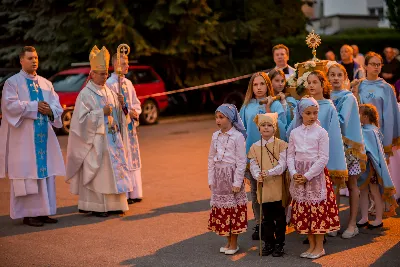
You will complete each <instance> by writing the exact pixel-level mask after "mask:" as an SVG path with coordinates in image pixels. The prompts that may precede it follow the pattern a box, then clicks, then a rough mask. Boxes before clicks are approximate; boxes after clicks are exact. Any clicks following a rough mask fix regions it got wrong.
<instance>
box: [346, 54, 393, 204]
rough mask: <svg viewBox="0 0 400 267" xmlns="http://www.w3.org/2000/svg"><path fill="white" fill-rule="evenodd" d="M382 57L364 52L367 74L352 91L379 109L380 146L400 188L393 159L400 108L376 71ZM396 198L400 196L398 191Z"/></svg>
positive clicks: (379, 67)
mask: <svg viewBox="0 0 400 267" xmlns="http://www.w3.org/2000/svg"><path fill="white" fill-rule="evenodd" d="M382 64H383V60H382V57H381V56H380V55H378V54H377V53H374V52H369V53H368V54H367V55H366V56H365V69H366V70H367V77H366V79H363V80H361V81H358V84H357V83H356V84H355V85H354V86H353V93H354V95H355V96H356V97H357V99H359V101H360V103H361V104H372V105H374V106H375V107H376V109H377V110H378V116H379V128H380V130H381V132H382V134H383V140H382V143H383V149H384V151H385V154H386V157H387V158H389V157H391V156H393V154H394V153H395V154H396V155H394V157H392V158H393V160H391V159H390V158H389V171H390V173H391V176H392V179H393V182H394V184H395V187H397V188H400V167H399V164H396V159H395V158H399V157H400V151H398V150H396V149H398V148H399V147H400V112H399V109H398V107H397V101H396V96H395V94H394V92H393V90H392V87H391V86H390V85H389V84H388V83H387V82H385V81H384V80H383V79H382V78H379V77H378V75H379V73H380V72H381V69H382ZM396 198H400V192H398V193H397V195H396Z"/></svg>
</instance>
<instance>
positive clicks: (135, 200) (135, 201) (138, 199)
mask: <svg viewBox="0 0 400 267" xmlns="http://www.w3.org/2000/svg"><path fill="white" fill-rule="evenodd" d="M139 202H142V199H141V198H134V199H133V203H139Z"/></svg>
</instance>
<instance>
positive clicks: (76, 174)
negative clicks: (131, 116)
mask: <svg viewBox="0 0 400 267" xmlns="http://www.w3.org/2000/svg"><path fill="white" fill-rule="evenodd" d="M89 60H90V68H91V72H90V77H89V78H90V79H89V81H88V83H87V84H86V86H85V87H84V88H83V89H82V90H81V91H80V93H79V95H78V98H77V99H76V103H75V110H74V115H73V116H72V120H71V128H70V134H69V138H68V148H67V175H66V182H67V183H69V184H70V190H71V193H72V194H76V195H79V201H78V209H79V211H80V212H84V213H88V212H92V214H93V215H95V216H97V217H107V216H109V214H110V212H112V214H115V213H123V212H124V211H126V210H128V203H127V199H126V192H130V191H132V190H133V187H134V184H133V182H132V181H131V179H130V177H131V176H132V171H133V166H132V160H131V158H130V157H131V156H130V154H129V153H126V151H125V148H126V147H128V142H129V141H128V140H129V139H127V138H123V137H127V136H128V133H127V127H126V121H125V116H119V115H118V112H119V111H120V109H121V106H120V103H119V101H118V100H117V99H118V97H117V95H116V94H115V93H114V92H113V91H112V90H110V89H109V88H108V87H107V86H106V80H107V78H108V66H109V61H110V54H109V52H108V51H107V49H106V48H105V47H102V49H101V50H99V49H98V48H97V46H94V47H93V49H92V50H91V52H90V55H89Z"/></svg>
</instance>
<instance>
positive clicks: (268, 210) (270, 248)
mask: <svg viewBox="0 0 400 267" xmlns="http://www.w3.org/2000/svg"><path fill="white" fill-rule="evenodd" d="M354 50H355V51H356V52H357V55H358V51H357V50H356V49H353V48H352V47H351V46H349V45H344V46H343V47H342V49H341V57H342V61H340V62H336V61H334V60H331V61H324V62H325V63H323V61H318V60H316V61H314V62H310V61H307V62H304V63H301V64H303V65H302V66H303V67H304V66H306V67H304V68H305V69H307V68H309V66H316V65H317V64H323V68H322V69H313V70H309V71H308V72H305V74H302V75H306V77H305V76H302V77H301V78H302V79H304V81H301V80H300V79H299V80H298V82H297V86H299V84H302V83H303V85H304V87H305V93H304V94H303V95H302V97H301V98H300V99H298V97H297V99H295V98H294V97H293V96H291V95H289V94H288V92H287V91H290V90H289V88H288V87H290V85H289V81H290V80H291V79H292V78H293V76H292V75H295V72H297V71H298V70H296V69H297V68H300V67H301V66H299V65H301V64H298V65H297V67H296V69H294V68H292V67H290V66H289V65H288V64H287V61H288V59H289V49H288V48H287V47H286V46H284V45H282V44H281V45H277V46H275V47H274V48H273V50H272V53H273V57H274V60H275V63H276V67H275V68H273V69H271V70H268V71H267V72H268V73H267V72H258V73H255V74H254V75H253V76H252V77H251V79H250V82H249V85H248V89H247V92H246V95H245V99H244V103H243V106H242V107H241V108H240V111H238V110H237V108H236V107H235V106H234V105H231V104H223V105H221V106H220V107H218V109H217V110H216V112H215V119H216V124H217V125H218V127H219V128H220V129H219V130H218V131H216V132H215V133H214V134H213V135H212V140H211V146H210V150H209V157H208V184H209V187H210V190H211V213H210V217H209V222H208V229H209V230H211V231H213V232H215V233H216V234H218V235H220V236H225V237H227V243H226V245H225V246H223V247H221V248H220V252H221V253H225V254H226V255H233V254H235V253H236V252H237V251H238V250H239V245H238V235H239V234H241V233H243V232H245V231H247V210H246V194H245V191H244V188H245V183H246V181H247V182H248V184H249V185H250V191H251V202H252V209H253V213H254V217H255V221H256V224H257V225H256V227H255V228H254V230H255V231H254V233H253V234H252V239H253V240H257V239H261V240H262V241H264V247H263V248H262V252H261V254H262V256H268V255H271V254H272V256H274V257H281V256H282V255H283V254H284V245H285V231H286V227H287V225H292V226H293V227H294V229H295V230H296V231H297V232H298V233H300V234H304V235H307V239H306V240H304V242H303V243H308V244H309V248H308V250H306V251H305V252H304V253H302V254H301V255H300V257H302V258H309V259H316V258H319V257H321V256H323V255H325V253H326V251H325V249H324V243H325V241H326V239H325V235H326V234H327V235H328V236H332V237H335V236H337V235H338V233H339V230H340V221H339V212H338V207H339V204H340V201H341V194H340V189H342V188H347V189H348V191H349V205H350V216H349V219H348V221H347V223H346V225H345V227H344V231H342V232H341V237H342V238H344V239H350V238H353V237H355V236H357V235H358V234H359V228H361V227H367V228H368V229H375V228H381V227H382V226H383V219H384V218H385V216H386V217H388V216H393V215H395V214H396V211H395V210H396V208H397V207H398V204H397V200H398V199H399V197H400V194H399V193H400V192H397V193H396V187H397V188H399V187H400V174H399V173H400V172H399V171H400V170H399V168H398V167H397V166H396V165H398V163H399V162H400V151H399V150H397V149H398V148H400V111H399V106H398V104H397V101H396V96H395V92H394V89H393V85H391V84H389V83H388V82H387V81H385V80H384V79H382V78H380V77H379V76H380V75H382V76H383V77H384V78H385V79H391V78H393V77H396V76H395V75H396V74H394V73H393V72H392V75H390V76H389V75H385V72H383V69H382V68H383V66H384V60H383V59H382V57H381V56H380V55H379V54H377V53H374V52H369V53H367V54H366V55H365V57H363V58H362V59H360V58H361V56H359V57H358V59H357V60H359V63H357V62H355V60H354V59H355V58H356V57H354V55H353V52H354ZM385 51H386V50H385ZM331 59H334V58H331ZM317 62H318V63H317ZM388 73H389V72H386V74H388ZM391 81H392V82H393V81H395V79H393V80H391ZM359 209H360V211H361V219H360V220H358V221H357V214H358V211H359ZM371 211H373V213H374V218H373V219H372V220H370V218H369V214H370V213H371Z"/></svg>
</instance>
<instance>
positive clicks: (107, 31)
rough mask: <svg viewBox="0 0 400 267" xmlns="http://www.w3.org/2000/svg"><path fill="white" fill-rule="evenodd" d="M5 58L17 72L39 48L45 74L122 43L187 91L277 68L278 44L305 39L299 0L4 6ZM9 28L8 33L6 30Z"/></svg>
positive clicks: (103, 0) (50, 0) (114, 0)
mask: <svg viewBox="0 0 400 267" xmlns="http://www.w3.org/2000/svg"><path fill="white" fill-rule="evenodd" d="M1 7H2V9H1V10H4V11H3V12H0V22H2V26H0V27H2V34H0V40H1V42H2V46H1V48H0V60H1V61H2V62H4V63H5V64H6V65H10V66H12V65H13V66H18V57H17V55H18V51H19V49H20V48H21V46H23V45H34V46H35V47H36V48H37V50H38V51H39V55H40V59H41V64H40V68H41V69H49V70H52V71H58V70H61V69H63V68H67V67H68V66H69V65H70V63H71V62H76V61H88V55H89V51H90V49H91V48H92V47H93V46H94V45H97V46H103V45H104V46H106V47H107V49H108V50H109V51H110V53H115V52H116V48H117V46H118V45H119V44H120V43H127V44H129V45H130V46H131V54H130V57H131V58H135V59H139V60H140V61H141V62H143V63H146V64H151V65H153V66H154V67H155V68H156V69H157V71H158V72H160V73H161V74H162V75H163V77H164V78H165V79H167V80H168V81H167V82H169V84H171V85H172V84H173V85H174V87H176V86H187V85H194V84H200V83H206V82H211V81H215V80H218V79H222V78H227V77H232V76H235V75H241V74H246V73H250V72H252V71H255V70H258V69H263V68H267V67H269V66H270V65H271V64H272V61H271V48H272V40H273V39H275V38H276V37H287V36H293V35H297V34H301V33H304V28H305V18H304V15H303V13H302V12H301V1H300V0H280V1H279V0H214V1H207V0H170V1H167V0H135V1H123V0H73V1H67V0H33V1H27V0H2V2H1ZM3 29H4V30H3Z"/></svg>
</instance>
